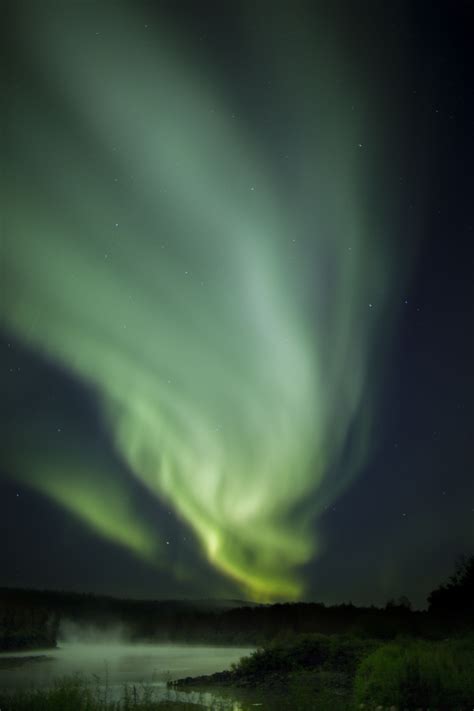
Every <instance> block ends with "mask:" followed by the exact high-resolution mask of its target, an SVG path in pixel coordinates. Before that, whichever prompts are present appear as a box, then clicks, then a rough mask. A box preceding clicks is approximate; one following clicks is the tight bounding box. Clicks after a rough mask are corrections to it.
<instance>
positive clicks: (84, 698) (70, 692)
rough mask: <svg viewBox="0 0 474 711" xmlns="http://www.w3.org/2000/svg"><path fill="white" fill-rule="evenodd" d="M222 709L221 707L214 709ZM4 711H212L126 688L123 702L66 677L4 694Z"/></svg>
mask: <svg viewBox="0 0 474 711" xmlns="http://www.w3.org/2000/svg"><path fill="white" fill-rule="evenodd" d="M213 708H215V709H218V708H221V707H219V706H217V705H216V706H215V707H213ZM0 709H1V711H201V710H203V709H206V711H211V710H210V708H209V707H207V708H206V707H205V706H203V705H200V704H190V703H185V702H180V701H168V700H162V699H157V698H156V697H155V694H154V689H153V687H149V686H148V687H147V686H146V685H140V686H137V685H130V686H125V687H124V690H123V696H122V698H121V700H120V701H114V700H112V699H110V698H108V693H107V687H104V686H103V685H98V684H97V685H89V684H88V683H87V682H86V680H85V679H84V678H83V677H82V676H79V675H77V676H73V677H65V678H63V679H61V680H57V681H56V682H55V683H54V684H53V686H51V687H49V688H42V689H32V690H27V691H26V690H17V691H14V692H13V693H0Z"/></svg>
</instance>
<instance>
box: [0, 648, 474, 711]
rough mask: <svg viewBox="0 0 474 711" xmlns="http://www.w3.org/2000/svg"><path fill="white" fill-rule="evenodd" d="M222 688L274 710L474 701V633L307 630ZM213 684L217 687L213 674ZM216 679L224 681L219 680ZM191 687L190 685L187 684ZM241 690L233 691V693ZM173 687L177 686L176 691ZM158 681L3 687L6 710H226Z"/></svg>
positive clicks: (259, 656) (259, 654) (252, 660)
mask: <svg viewBox="0 0 474 711" xmlns="http://www.w3.org/2000/svg"><path fill="white" fill-rule="evenodd" d="M229 676H230V678H231V683H230V686H228V687H227V689H225V690H223V691H224V692H225V693H227V694H228V695H229V694H230V695H231V696H232V697H233V698H234V699H239V700H240V701H241V708H242V709H251V708H253V707H254V706H255V705H256V704H257V705H259V706H260V705H261V706H262V708H263V709H268V710H271V711H325V710H326V709H327V710H328V711H350V710H351V709H360V708H361V706H363V708H365V709H366V710H367V711H368V710H370V709H375V708H377V707H379V708H380V707H382V708H390V707H396V708H398V709H420V708H423V709H426V708H431V709H433V708H436V709H443V711H445V710H446V709H450V710H451V709H452V710H453V711H454V710H456V711H461V710H463V709H472V708H474V637H473V636H472V635H471V636H465V637H463V638H456V639H452V640H445V641H439V642H433V641H426V640H417V639H399V640H396V641H395V642H390V643H381V642H374V641H370V640H361V639H357V638H354V637H325V636H323V635H309V636H303V637H296V638H293V639H289V640H287V641H285V642H281V643H279V644H271V645H268V646H267V647H265V648H263V649H259V650H257V651H256V652H254V653H253V654H252V655H250V656H249V657H244V658H243V659H241V660H240V662H239V663H238V664H236V665H233V669H232V672H231V673H230V675H229ZM208 679H209V683H208V685H207V689H209V690H211V691H212V693H213V694H214V695H217V694H218V692H219V689H218V688H216V686H215V684H213V680H212V677H210V678H208ZM106 682H107V680H106ZM215 683H217V684H218V680H217V681H216V682H215ZM190 689H192V686H191V687H189V686H188V687H187V690H190ZM234 692H235V693H234ZM170 693H171V692H170ZM155 694H156V690H155V689H154V687H152V686H148V687H147V686H146V685H144V686H135V685H133V686H125V687H124V690H123V695H122V699H121V700H120V701H115V700H112V699H111V698H110V690H109V689H108V685H107V683H105V684H104V683H103V682H102V683H101V682H100V680H99V679H96V680H95V684H93V685H90V684H88V683H86V681H85V679H84V678H83V677H79V676H77V677H73V678H66V679H63V680H61V681H58V682H57V683H56V684H54V685H53V686H52V687H50V688H48V689H37V690H31V691H18V692H15V693H14V694H11V695H9V694H6V693H4V694H3V695H2V694H1V693H0V709H1V711H199V710H202V709H204V708H207V709H208V710H209V709H212V710H214V711H217V710H219V711H224V709H227V710H230V709H231V708H233V703H232V702H231V701H230V700H227V701H226V700H225V699H223V700H222V701H218V700H217V701H215V702H214V703H213V705H212V706H211V707H209V706H208V707H206V706H205V705H204V703H200V702H203V700H204V698H203V696H199V694H198V695H197V696H196V697H195V700H196V703H193V704H191V703H183V702H177V701H173V700H171V699H170V700H160V699H158V698H157V697H156V696H155Z"/></svg>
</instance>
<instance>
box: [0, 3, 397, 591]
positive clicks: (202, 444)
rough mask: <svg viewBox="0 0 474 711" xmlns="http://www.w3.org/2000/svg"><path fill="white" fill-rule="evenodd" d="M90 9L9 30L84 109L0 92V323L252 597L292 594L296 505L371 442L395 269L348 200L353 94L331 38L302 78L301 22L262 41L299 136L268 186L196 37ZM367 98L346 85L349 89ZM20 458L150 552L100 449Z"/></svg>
mask: <svg viewBox="0 0 474 711" xmlns="http://www.w3.org/2000/svg"><path fill="white" fill-rule="evenodd" d="M117 8H119V5H118V4H117ZM94 13H95V15H94V23H91V22H90V17H89V18H88V21H87V22H86V21H85V19H84V17H83V15H81V12H78V13H73V12H69V14H68V13H66V12H63V13H62V15H61V14H60V16H59V17H53V18H49V21H48V22H46V21H45V20H44V19H43V16H42V15H41V13H38V14H37V16H35V11H34V10H33V11H32V13H31V15H32V16H30V17H29V18H28V22H27V23H26V25H25V36H26V37H27V41H28V42H30V43H33V45H34V43H35V42H36V52H37V62H38V72H40V73H43V75H44V76H48V81H49V82H50V83H51V87H53V90H55V91H56V92H57V94H58V96H60V99H59V101H60V112H61V111H62V112H63V116H65V117H67V116H74V117H75V119H76V120H80V125H81V126H82V128H81V129H78V130H77V133H76V134H74V131H72V130H71V129H70V127H69V125H68V122H67V118H66V119H65V120H64V121H63V122H61V120H60V119H58V118H56V117H54V116H53V115H51V114H50V113H49V111H48V107H47V106H46V105H44V106H42V107H40V109H39V110H38V114H39V117H38V115H37V116H36V119H35V120H34V121H33V120H32V119H29V118H28V116H29V106H30V103H31V102H32V101H34V97H33V98H32V97H29V96H23V97H21V98H19V100H18V105H17V106H16V107H14V108H13V109H12V110H13V112H14V114H16V115H22V116H23V117H24V120H23V121H22V122H18V124H17V125H16V126H15V128H14V129H12V130H13V132H14V139H15V144H16V149H15V150H16V160H17V163H18V164H19V165H21V166H22V167H21V168H18V174H17V180H16V183H15V182H14V183H13V184H12V186H11V188H10V191H11V192H10V194H9V195H8V203H9V208H8V213H7V218H8V233H7V239H6V245H7V246H6V250H5V253H6V259H7V265H6V270H5V273H6V280H5V282H6V283H5V284H4V287H3V294H4V299H3V310H4V313H3V323H4V325H5V328H6V330H7V332H11V333H13V334H14V335H15V337H16V338H18V339H19V340H21V341H22V342H24V343H25V344H27V345H28V346H29V347H31V348H33V349H35V350H37V351H39V352H41V353H43V354H45V355H46V356H47V357H48V358H50V359H52V360H53V361H56V362H58V363H60V364H61V365H62V367H64V368H66V369H68V370H69V371H70V372H71V373H73V374H74V375H75V376H76V377H78V378H79V379H80V380H82V381H84V382H85V383H87V384H88V385H89V386H91V387H92V388H93V389H94V390H95V392H96V394H97V399H98V401H99V402H100V408H101V411H102V414H103V418H104V421H105V423H106V425H107V428H108V431H109V433H110V437H111V440H112V441H113V443H114V447H115V449H116V451H117V452H118V453H119V455H120V456H121V457H122V459H123V460H124V461H125V462H126V463H127V466H128V467H129V468H130V470H131V471H132V472H133V473H134V475H135V476H136V477H138V478H139V479H140V481H141V482H142V483H144V484H145V485H146V487H147V488H148V490H149V492H150V496H153V497H157V498H158V499H160V500H162V501H166V502H168V503H169V505H170V506H171V507H173V509H174V510H175V511H176V513H177V515H178V516H179V517H180V518H181V519H182V520H183V521H184V522H185V524H186V525H187V526H189V527H190V528H191V529H192V531H193V532H194V534H195V536H196V538H197V540H198V541H199V543H200V546H201V548H202V551H203V555H204V556H205V557H206V558H207V559H208V560H209V561H210V562H211V563H212V565H214V566H215V567H216V568H217V569H218V570H219V571H221V572H222V573H223V574H224V575H225V576H227V577H229V578H230V579H232V580H233V581H235V582H236V583H237V585H238V586H239V588H240V589H241V590H243V591H244V592H245V593H246V594H248V595H249V596H251V597H252V598H253V599H258V600H273V599H281V598H286V599H296V598H298V597H300V596H301V595H302V594H303V593H304V588H303V583H302V580H301V579H300V576H299V575H298V567H299V566H301V565H304V564H305V563H307V562H308V561H309V560H310V559H311V558H312V557H313V556H315V555H316V554H317V553H318V549H319V545H320V542H319V540H318V537H317V535H316V534H315V532H314V522H315V520H317V517H318V515H319V514H321V512H322V511H323V509H324V507H325V506H327V505H328V503H330V502H331V501H333V500H334V499H335V498H336V497H337V496H338V495H339V494H340V492H341V490H342V489H343V488H344V486H346V485H347V483H348V482H349V481H350V480H351V479H352V477H353V476H355V475H356V474H357V472H358V471H359V469H360V467H361V466H362V463H363V461H364V457H365V456H366V453H367V432H368V427H369V426H370V418H371V414H372V406H373V397H372V395H373V393H372V392H371V390H370V388H369V386H368V383H367V375H368V368H369V362H370V357H371V354H372V352H373V344H374V342H375V339H376V336H377V329H378V326H379V324H380V318H381V316H382V315H383V313H384V304H385V303H386V302H387V298H388V297H389V295H390V284H391V274H390V273H389V270H388V268H387V266H386V264H385V265H384V268H383V269H381V264H382V262H384V260H385V258H386V254H385V252H384V246H383V241H382V240H381V239H380V238H379V237H378V236H375V235H373V234H372V233H371V230H370V227H369V223H370V220H369V219H368V216H367V214H366V213H365V212H364V210H365V208H364V207H362V206H361V202H360V185H361V184H363V183H364V181H366V180H368V179H369V175H370V166H369V167H368V166H367V164H366V163H363V162H361V150H360V146H359V145H358V144H359V138H358V128H359V126H358V125H357V121H356V119H355V118H354V115H353V114H352V115H351V113H350V111H347V110H346V109H347V107H349V106H350V104H351V101H352V100H353V99H352V98H351V97H347V96H345V97H341V96H338V93H337V89H335V88H334V85H335V81H334V79H335V77H334V75H335V74H337V71H338V69H337V67H338V48H337V45H336V44H335V43H332V44H331V43H330V42H329V40H328V39H327V38H326V39H325V43H324V46H322V47H321V49H320V50H319V51H320V52H321V57H328V56H330V57H331V58H332V61H331V62H325V63H321V66H322V69H321V71H320V73H319V74H318V75H317V76H315V77H314V81H313V82H312V83H311V86H309V87H308V85H306V84H303V83H302V82H298V81H295V82H294V83H293V84H291V81H290V78H289V77H291V76H292V72H294V73H295V76H296V75H298V76H300V75H304V71H305V63H306V62H307V61H308V59H307V53H308V51H309V49H308V44H307V42H306V39H305V32H304V21H303V20H302V21H301V23H300V24H298V26H297V27H295V31H294V37H295V39H294V46H292V51H291V52H290V53H289V54H288V50H287V55H285V56H282V54H283V51H282V50H281V51H279V49H278V36H279V35H278V31H277V30H276V29H275V27H273V34H272V32H270V31H269V32H268V35H266V36H265V41H267V43H268V47H267V53H266V56H271V57H273V60H272V61H273V64H272V73H273V76H274V77H275V84H276V85H277V87H278V88H277V89H275V91H276V94H277V95H278V96H279V97H280V98H279V100H280V101H281V102H282V106H287V107H289V108H286V109H282V115H283V116H284V117H285V118H284V120H285V121H288V130H289V131H291V132H292V133H293V135H294V141H295V147H294V152H293V153H292V154H291V155H289V157H288V160H287V164H288V166H289V167H288V170H289V171H290V172H291V174H292V175H294V176H295V184H294V191H293V192H292V193H291V194H290V195H286V196H285V188H284V186H283V184H282V181H281V180H280V176H278V175H276V171H275V168H274V166H272V160H271V158H270V157H269V156H268V149H267V148H265V147H262V146H263V144H262V141H260V140H259V131H258V129H255V130H252V129H251V126H252V122H251V120H250V119H249V120H247V119H246V117H245V116H242V113H241V112H240V111H239V110H237V109H236V108H235V106H236V105H237V103H238V102H236V101H233V98H232V91H231V90H229V86H228V85H225V84H224V82H223V81H222V78H219V77H218V76H217V75H216V73H215V72H214V71H213V70H212V69H211V68H209V67H208V66H207V65H206V63H205V62H204V59H203V57H202V56H201V55H199V54H198V55H196V57H193V54H192V52H191V50H190V49H189V48H187V45H186V44H185V42H184V41H182V42H181V40H180V39H179V38H178V37H177V36H174V35H173V33H172V32H170V31H168V32H165V31H164V30H162V29H161V28H156V27H155V28H152V30H153V42H151V41H150V39H149V37H150V34H146V29H145V27H144V23H143V21H142V20H143V18H139V17H137V14H133V12H132V13H130V10H126V9H125V8H124V9H123V12H119V11H118V10H117V12H116V13H115V17H114V22H113V26H111V23H110V22H107V23H105V21H104V22H103V23H102V24H101V17H100V11H99V10H98V9H97V8H96V9H94ZM280 19H281V22H289V21H290V20H289V19H288V18H286V19H284V18H283V19H282V18H280ZM275 23H277V20H275ZM92 27H93V28H96V27H97V28H99V30H100V31H99V30H98V31H97V34H96V32H95V31H94V30H93V29H91V28H92ZM102 27H103V29H102ZM33 28H34V33H33ZM150 32H151V30H150ZM33 34H34V36H33ZM261 41H262V42H263V39H262V40H261ZM249 42H250V43H251V40H249ZM322 44H323V43H322ZM125 46H126V47H127V50H126V51H124V50H123V47H125ZM185 47H186V49H185ZM269 53H270V54H269ZM328 67H329V68H328ZM295 68H296V69H295ZM368 93H369V90H368V89H367V88H364V87H361V86H359V87H356V88H355V89H354V96H355V97H356V99H357V101H358V103H359V106H360V104H361V103H365V104H368V103H369V102H370V96H368V95H367V94H368ZM309 107H311V111H309ZM60 112H59V113H60ZM314 113H316V115H317V116H319V119H318V121H317V122H316V125H315V122H314V120H313V119H312V114H314ZM359 115H360V112H359ZM282 120H283V119H282ZM85 135H90V136H93V140H91V141H90V142H89V143H88V142H87V141H86V140H85V138H84V136H85ZM348 144H350V145H352V146H353V147H354V150H353V152H352V156H353V157H352V159H350V160H348V159H347V150H346V147H347V145H348ZM15 185H16V186H17V188H18V191H16V188H15ZM25 201H26V202H25ZM308 253H310V254H311V259H308ZM372 302H373V303H374V305H375V306H374V308H372V307H371V306H370V307H369V304H371V303H372ZM375 312H376V313H375ZM351 433H352V436H350V435H351ZM354 433H355V435H354ZM349 440H350V442H351V444H350V446H349V444H348V442H349ZM79 460H80V463H77V464H75V462H77V461H79ZM15 462H16V464H15V467H12V469H14V474H15V476H17V477H18V478H19V479H21V480H23V481H26V482H28V483H29V484H30V485H31V486H34V487H36V488H38V489H40V490H42V491H43V492H44V493H46V494H47V495H49V496H51V497H52V498H53V499H54V500H55V501H57V502H58V503H60V504H61V505H64V506H66V507H67V508H69V509H70V510H72V511H73V512H74V513H75V514H76V515H78V516H80V517H81V518H82V519H83V520H84V522H85V523H86V524H87V525H88V526H90V527H91V528H92V529H93V530H95V531H96V532H97V533H98V534H99V535H102V536H105V537H107V538H109V539H111V540H113V541H116V542H117V543H118V544H120V545H125V546H126V547H128V548H129V549H130V550H131V551H133V552H134V553H136V554H137V555H140V556H143V557H144V558H146V559H147V560H149V561H150V562H151V563H152V564H154V563H157V564H159V563H160V556H161V554H160V548H161V546H160V543H159V541H158V540H157V539H156V535H155V534H154V533H152V532H151V531H150V530H148V528H147V526H146V525H145V524H144V523H143V522H142V521H141V520H140V514H139V512H137V511H134V510H133V509H132V508H131V507H130V506H128V504H127V488H126V485H125V484H124V483H123V482H119V481H118V480H115V479H114V473H113V472H111V471H104V470H103V469H101V468H100V462H98V461H94V460H93V458H91V461H87V453H84V452H81V453H79V452H78V453H77V459H76V457H75V456H74V454H73V453H71V452H70V457H69V458H68V456H67V453H66V451H63V452H62V453H60V454H58V455H57V456H56V455H55V453H54V452H48V453H47V454H46V453H44V452H43V453H41V452H34V451H29V452H25V453H23V454H22V455H21V456H17V457H16V459H15ZM341 462H343V469H344V475H341V473H340V471H339V470H338V468H337V466H336V465H337V464H338V463H341ZM66 469H67V470H68V472H67V477H66V476H65V475H64V472H65V470H66Z"/></svg>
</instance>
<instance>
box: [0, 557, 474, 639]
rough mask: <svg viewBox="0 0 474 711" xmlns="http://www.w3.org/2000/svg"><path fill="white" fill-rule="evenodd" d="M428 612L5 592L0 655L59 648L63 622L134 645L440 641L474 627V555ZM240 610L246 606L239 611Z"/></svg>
mask: <svg viewBox="0 0 474 711" xmlns="http://www.w3.org/2000/svg"><path fill="white" fill-rule="evenodd" d="M428 601H429V609H428V610H427V611H423V612H421V611H413V610H412V609H411V607H410V604H409V602H408V600H406V598H401V599H400V600H398V601H390V602H389V603H387V605H386V606H385V607H384V608H376V607H373V606H372V607H356V606H355V605H352V604H343V605H333V606H325V605H324V604H322V603H283V604H275V605H251V604H246V603H243V602H242V603H235V602H232V603H229V607H228V608H227V609H226V607H225V603H223V601H215V603H213V602H212V601H206V602H188V601H148V600H121V599H117V598H113V597H104V596H96V595H90V594H78V593H69V592H52V591H35V590H14V589H8V588H3V589H0V649H14V648H16V649H22V648H23V649H24V648H33V647H37V648H38V647H47V646H54V645H55V643H56V641H57V635H58V630H59V627H60V623H61V621H70V622H73V623H75V624H76V625H77V626H78V627H79V628H82V627H89V626H93V627H94V628H96V629H97V630H99V631H100V630H102V631H104V632H105V633H106V632H107V631H108V630H112V629H115V630H116V629H120V630H121V631H122V632H123V633H124V635H125V637H126V639H127V640H130V641H150V642H187V643H209V644H235V645H247V644H251V645H254V644H255V645H259V644H263V643H265V642H268V641H271V640H276V639H284V638H285V637H289V636H293V635H298V634H314V633H320V634H352V635H354V636H357V637H367V638H374V639H393V638H395V637H396V636H398V635H407V636H415V637H426V638H437V637H443V636H446V635H447V634H450V633H452V632H455V631H456V630H465V629H466V627H474V556H472V557H471V558H469V559H464V560H462V561H460V563H459V564H458V567H457V569H456V571H455V573H454V575H453V576H452V577H451V578H450V579H449V581H448V582H447V583H446V584H445V585H442V586H440V587H439V588H437V590H434V591H433V592H432V593H430V595H429V597H428ZM235 605H240V606H237V607H236V606H235Z"/></svg>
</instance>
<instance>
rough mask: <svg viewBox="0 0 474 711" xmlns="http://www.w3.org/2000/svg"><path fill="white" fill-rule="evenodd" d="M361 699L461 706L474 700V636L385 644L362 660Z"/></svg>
mask: <svg viewBox="0 0 474 711" xmlns="http://www.w3.org/2000/svg"><path fill="white" fill-rule="evenodd" d="M354 692H355V693H354V695H355V700H356V702H357V703H359V704H360V703H365V704H370V703H375V704H380V705H392V704H393V705H395V706H398V707H402V708H420V707H426V706H430V707H433V706H434V707H435V708H443V709H446V708H448V709H459V708H462V707H467V706H469V707H470V708H471V707H472V704H473V702H474V637H466V638H458V639H453V640H446V641H443V642H427V641H424V640H403V641H400V642H397V643H390V644H384V645H383V646H381V647H379V648H378V649H376V650H374V651H373V652H372V653H371V654H369V655H368V656H367V657H366V658H365V659H364V660H363V661H362V662H361V664H360V666H359V668H358V670H357V674H356V677H355V684H354Z"/></svg>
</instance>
